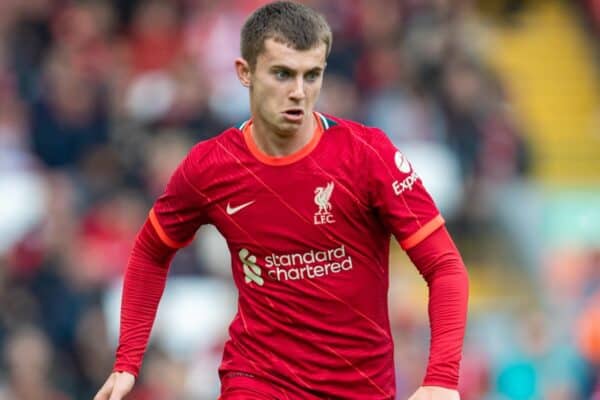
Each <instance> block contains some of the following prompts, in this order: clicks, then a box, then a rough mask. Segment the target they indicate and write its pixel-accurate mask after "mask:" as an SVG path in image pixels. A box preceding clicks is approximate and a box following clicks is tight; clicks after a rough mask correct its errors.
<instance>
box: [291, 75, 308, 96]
mask: <svg viewBox="0 0 600 400" xmlns="http://www.w3.org/2000/svg"><path fill="white" fill-rule="evenodd" d="M293 85H294V87H293V89H292V91H291V92H290V98H291V99H292V100H296V101H299V100H304V98H305V97H306V93H305V92H304V79H303V77H302V76H299V77H298V78H296V79H295V80H294V83H293Z"/></svg>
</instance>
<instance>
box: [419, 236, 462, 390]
mask: <svg viewBox="0 0 600 400" xmlns="http://www.w3.org/2000/svg"><path fill="white" fill-rule="evenodd" d="M408 255H409V257H410V258H411V260H412V261H413V263H414V264H415V266H416V267H417V268H418V269H419V272H420V273H421V274H422V275H423V277H424V278H425V280H426V281H427V284H428V286H429V307H428V310H429V320H430V326H431V343H430V354H429V362H428V366H427V373H426V375H425V379H424V382H423V385H427V386H443V387H447V388H451V389H456V387H457V386H458V373H459V367H460V360H461V356H462V344H463V338H464V332H465V326H466V320H467V303H468V290H469V289H468V276H467V271H466V269H465V267H464V264H463V261H462V259H461V257H460V254H459V253H458V250H457V249H456V246H455V245H454V243H453V242H452V239H451V238H450V236H449V235H448V233H447V231H446V229H445V228H444V227H442V228H440V229H438V230H437V231H436V232H434V233H432V234H431V235H430V236H429V237H428V238H427V239H425V240H424V241H423V242H422V243H420V244H419V245H417V246H415V248H413V249H411V250H409V251H408Z"/></svg>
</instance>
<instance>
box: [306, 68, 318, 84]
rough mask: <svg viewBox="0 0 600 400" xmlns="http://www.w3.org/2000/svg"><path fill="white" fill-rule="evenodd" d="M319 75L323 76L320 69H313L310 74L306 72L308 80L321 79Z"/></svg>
mask: <svg viewBox="0 0 600 400" xmlns="http://www.w3.org/2000/svg"><path fill="white" fill-rule="evenodd" d="M319 76H321V73H320V72H318V71H311V72H309V73H308V74H306V80H307V81H311V82H313V81H316V80H317V79H319Z"/></svg>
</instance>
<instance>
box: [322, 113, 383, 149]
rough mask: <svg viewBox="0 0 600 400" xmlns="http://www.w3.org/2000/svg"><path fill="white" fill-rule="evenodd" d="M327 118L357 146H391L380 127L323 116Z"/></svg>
mask: <svg viewBox="0 0 600 400" xmlns="http://www.w3.org/2000/svg"><path fill="white" fill-rule="evenodd" d="M323 116H324V117H325V118H327V119H328V120H330V121H333V122H334V123H335V124H336V126H339V127H340V128H341V130H342V131H343V132H344V133H345V134H346V135H347V136H348V137H349V139H351V140H352V141H354V142H356V143H355V145H358V146H360V147H365V148H372V147H381V146H382V145H383V146H387V145H391V142H390V140H389V138H388V136H387V134H386V133H385V132H384V131H383V130H381V129H380V128H378V127H375V126H368V125H365V124H362V123H360V122H358V121H353V120H350V119H343V118H338V117H334V116H330V115H325V114H323Z"/></svg>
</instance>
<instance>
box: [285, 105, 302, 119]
mask: <svg viewBox="0 0 600 400" xmlns="http://www.w3.org/2000/svg"><path fill="white" fill-rule="evenodd" d="M283 116H284V117H285V119H287V120H288V121H292V122H298V121H301V120H302V117H304V110H303V109H301V108H290V109H288V110H285V111H284V112H283Z"/></svg>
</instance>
